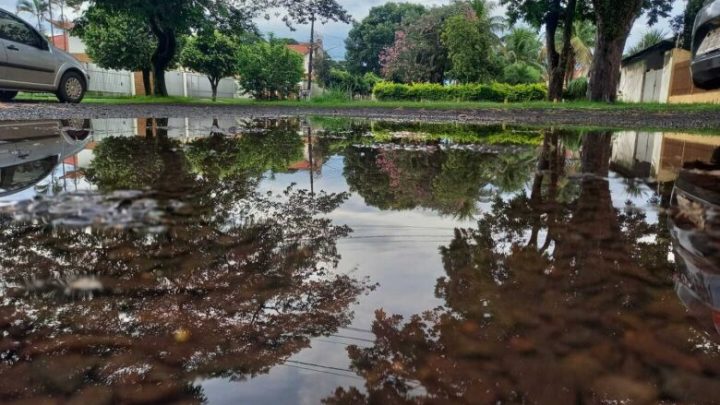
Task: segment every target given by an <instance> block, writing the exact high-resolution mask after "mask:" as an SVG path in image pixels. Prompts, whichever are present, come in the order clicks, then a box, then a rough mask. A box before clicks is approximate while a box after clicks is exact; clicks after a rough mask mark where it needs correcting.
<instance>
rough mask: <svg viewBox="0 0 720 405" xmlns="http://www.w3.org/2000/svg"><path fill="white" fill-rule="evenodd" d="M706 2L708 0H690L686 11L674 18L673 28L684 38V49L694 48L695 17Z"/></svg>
mask: <svg viewBox="0 0 720 405" xmlns="http://www.w3.org/2000/svg"><path fill="white" fill-rule="evenodd" d="M706 3H707V1H706V0H688V1H687V6H685V11H684V12H683V13H682V14H680V15H678V16H676V17H675V18H673V21H672V26H673V30H674V31H675V32H676V33H677V34H678V35H680V38H682V47H683V49H687V50H688V51H689V50H690V49H691V48H692V40H693V28H694V26H695V18H697V15H698V12H700V10H701V9H702V8H703V6H705V4H706Z"/></svg>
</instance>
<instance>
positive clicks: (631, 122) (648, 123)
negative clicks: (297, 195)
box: [0, 103, 720, 130]
mask: <svg viewBox="0 0 720 405" xmlns="http://www.w3.org/2000/svg"><path fill="white" fill-rule="evenodd" d="M0 106H2V104H0ZM307 115H321V116H333V117H348V118H370V119H388V120H407V121H450V122H467V123H507V124H529V125H539V124H542V125H576V126H597V127H612V128H632V129H637V128H653V129H695V130H697V129H718V130H720V113H718V112H713V111H676V112H666V111H665V112H646V111H639V110H633V109H627V110H618V109H614V110H582V109H542V108H528V109H487V108H485V109H477V110H471V109H457V110H430V109H422V108H383V107H373V108H327V107H312V106H298V107H286V106H278V107H272V106H189V105H112V106H103V105H92V104H81V105H67V104H51V103H41V104H34V103H12V104H6V105H5V108H0V120H33V119H66V118H129V117H143V118H145V117H147V118H164V117H190V118H192V117H208V116H213V117H220V116H236V117H267V118H270V117H292V116H307Z"/></svg>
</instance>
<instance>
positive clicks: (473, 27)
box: [442, 15, 492, 83]
mask: <svg viewBox="0 0 720 405" xmlns="http://www.w3.org/2000/svg"><path fill="white" fill-rule="evenodd" d="M442 41H443V45H445V46H446V47H447V48H448V57H449V58H450V62H451V64H452V69H451V70H450V71H449V72H448V74H449V76H450V78H452V79H455V80H457V81H459V82H461V83H471V82H486V81H489V80H490V72H489V70H488V67H489V66H490V56H491V52H490V47H491V41H492V33H491V31H490V27H489V24H487V21H483V20H480V19H479V18H477V17H475V16H474V17H471V18H468V17H467V16H464V15H456V16H454V17H451V18H450V19H448V21H447V22H446V23H445V26H444V28H443V33H442Z"/></svg>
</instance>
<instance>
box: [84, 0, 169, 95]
mask: <svg viewBox="0 0 720 405" xmlns="http://www.w3.org/2000/svg"><path fill="white" fill-rule="evenodd" d="M72 32H73V34H74V35H77V36H78V37H80V38H81V39H82V40H83V43H85V47H86V49H87V53H88V55H89V56H90V58H92V60H93V62H95V63H97V64H98V66H100V67H102V68H105V69H116V70H129V71H132V72H137V71H140V72H142V74H143V84H144V85H145V92H146V94H152V86H151V84H150V72H151V70H152V63H151V58H152V55H153V51H154V50H155V46H156V42H155V37H154V36H153V34H152V32H151V31H150V27H148V24H147V22H145V21H143V20H138V19H137V18H133V17H132V16H131V15H128V14H125V13H121V12H120V13H119V12H114V13H111V12H108V10H107V9H104V8H102V7H98V6H91V7H90V8H89V9H88V10H87V11H86V12H85V13H84V14H83V16H82V17H81V18H80V19H79V20H78V21H77V22H76V24H75V27H74V28H73V30H72Z"/></svg>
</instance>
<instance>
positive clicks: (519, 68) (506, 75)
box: [503, 62, 542, 84]
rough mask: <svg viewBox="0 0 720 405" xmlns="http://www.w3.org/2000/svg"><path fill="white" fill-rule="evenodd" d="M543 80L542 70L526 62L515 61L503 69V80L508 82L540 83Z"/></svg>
mask: <svg viewBox="0 0 720 405" xmlns="http://www.w3.org/2000/svg"><path fill="white" fill-rule="evenodd" d="M541 80H542V72H541V71H540V70H539V69H538V68H536V67H535V66H533V65H530V64H528V63H525V62H515V63H513V64H510V65H507V66H505V68H504V69H503V82H504V83H508V84H529V83H538V82H540V81H541Z"/></svg>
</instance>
